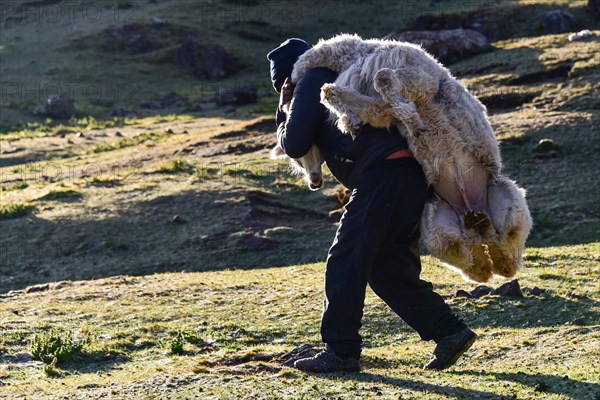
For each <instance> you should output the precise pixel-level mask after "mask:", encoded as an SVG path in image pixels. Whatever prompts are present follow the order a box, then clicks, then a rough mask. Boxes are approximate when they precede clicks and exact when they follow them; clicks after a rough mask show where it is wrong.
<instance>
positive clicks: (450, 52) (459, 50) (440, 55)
mask: <svg viewBox="0 0 600 400" xmlns="http://www.w3.org/2000/svg"><path fill="white" fill-rule="evenodd" d="M385 39H395V40H400V41H403V42H410V43H415V44H420V45H422V46H423V48H424V49H425V50H427V51H428V52H429V53H430V54H432V55H434V56H435V57H436V58H437V59H438V60H440V61H441V62H442V63H444V64H450V63H453V62H455V61H458V60H460V59H462V58H465V57H469V56H472V55H474V54H477V53H481V52H482V51H485V50H487V49H488V48H489V47H490V42H489V41H488V39H487V38H486V37H485V36H484V35H483V34H481V33H479V32H477V31H475V30H472V29H462V28H461V29H443V30H439V31H404V32H392V33H390V34H388V35H387V36H386V37H385Z"/></svg>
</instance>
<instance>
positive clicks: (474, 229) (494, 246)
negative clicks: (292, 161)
mask: <svg viewBox="0 0 600 400" xmlns="http://www.w3.org/2000/svg"><path fill="white" fill-rule="evenodd" d="M314 67H327V68H330V69H333V70H335V71H336V72H338V73H339V76H338V79H337V80H336V81H335V83H333V84H327V85H324V86H323V88H322V92H321V100H322V103H323V104H324V105H325V106H326V107H327V108H328V109H329V110H330V112H331V115H332V117H334V118H335V119H336V120H337V124H338V127H339V128H340V129H341V130H342V131H343V132H345V133H348V134H351V135H353V136H356V135H358V134H360V130H361V126H362V125H363V124H364V123H369V124H371V125H373V126H375V127H389V126H390V125H391V124H403V125H404V126H405V127H406V129H399V130H400V131H401V132H404V135H405V137H406V139H407V141H408V144H409V148H410V150H411V151H412V153H413V155H414V157H415V159H416V160H417V161H418V162H419V163H420V164H421V165H422V167H423V170H424V172H425V175H426V178H427V181H428V183H429V184H430V185H432V186H433V188H434V191H435V193H436V198H435V199H433V200H431V201H429V202H428V203H427V204H426V207H425V211H424V214H423V221H422V225H423V238H424V241H425V244H426V247H427V248H428V250H429V251H430V252H431V253H432V254H433V255H434V256H436V257H438V258H440V259H441V260H442V261H444V262H445V263H447V264H449V265H450V266H454V267H456V268H458V269H459V270H460V271H461V272H462V274H463V276H464V277H465V278H467V279H470V280H474V281H477V282H485V281H487V280H489V279H490V278H491V277H492V276H493V274H498V275H501V276H505V277H512V276H514V274H515V273H516V272H517V270H518V269H519V268H520V266H521V265H522V254H523V250H524V244H525V239H526V238H527V236H528V234H529V231H530V230H531V226H532V222H531V216H530V214H529V210H528V208H527V203H526V201H525V198H524V196H525V191H524V190H522V189H519V188H518V187H517V185H516V184H515V183H514V182H513V181H511V180H509V179H508V178H506V177H504V176H502V175H501V173H500V172H501V168H502V162H501V158H500V151H499V147H498V142H497V141H496V138H495V135H494V132H493V130H492V128H491V125H490V123H489V121H488V119H487V112H486V109H485V106H483V104H481V102H479V100H477V99H476V98H475V97H474V96H472V95H471V94H470V93H469V92H468V91H467V89H466V88H465V87H464V86H463V85H462V84H461V83H460V82H458V81H457V80H456V79H455V78H454V77H453V76H452V75H451V74H450V72H449V71H448V70H447V69H446V68H445V67H444V66H443V65H441V64H440V63H439V62H438V61H437V60H435V59H434V58H433V57H432V56H430V55H429V54H428V53H427V52H425V51H424V50H423V49H421V48H420V47H418V46H415V45H412V44H409V43H403V42H397V41H393V40H375V39H371V40H363V39H361V38H360V37H358V36H356V35H339V36H337V37H334V38H332V39H329V40H321V41H320V42H319V43H318V44H317V45H316V46H315V47H313V48H312V49H311V50H309V51H308V52H306V53H304V54H303V55H302V56H300V58H299V59H298V61H297V62H296V64H295V66H294V71H293V73H292V81H293V82H298V80H299V79H300V78H301V77H302V75H303V74H304V73H305V72H306V71H307V70H308V69H310V68H314Z"/></svg>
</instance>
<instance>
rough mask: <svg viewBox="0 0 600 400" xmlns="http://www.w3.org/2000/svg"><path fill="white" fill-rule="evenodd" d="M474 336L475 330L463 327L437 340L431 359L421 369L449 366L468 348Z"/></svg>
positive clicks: (475, 336)
mask: <svg viewBox="0 0 600 400" xmlns="http://www.w3.org/2000/svg"><path fill="white" fill-rule="evenodd" d="M476 338H477V335H476V334H475V332H473V331H472V330H470V329H469V328H465V329H463V330H462V331H460V332H458V333H455V334H454V335H450V336H446V337H445V338H443V339H442V340H440V341H439V342H437V345H436V346H435V350H434V351H433V359H431V361H429V363H428V364H427V365H425V367H424V368H423V369H435V370H438V371H439V370H442V369H446V368H448V367H450V366H451V365H453V364H454V363H455V362H456V360H458V359H459V358H460V356H462V355H463V354H464V352H465V351H467V350H469V348H470V347H471V345H472V344H473V342H475V339H476Z"/></svg>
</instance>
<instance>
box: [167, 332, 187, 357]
mask: <svg viewBox="0 0 600 400" xmlns="http://www.w3.org/2000/svg"><path fill="white" fill-rule="evenodd" d="M185 342H186V340H185V336H184V334H183V332H177V335H175V337H174V338H173V339H172V340H171V342H170V343H169V350H170V352H171V354H173V355H182V354H183V353H184V350H183V346H184V345H185Z"/></svg>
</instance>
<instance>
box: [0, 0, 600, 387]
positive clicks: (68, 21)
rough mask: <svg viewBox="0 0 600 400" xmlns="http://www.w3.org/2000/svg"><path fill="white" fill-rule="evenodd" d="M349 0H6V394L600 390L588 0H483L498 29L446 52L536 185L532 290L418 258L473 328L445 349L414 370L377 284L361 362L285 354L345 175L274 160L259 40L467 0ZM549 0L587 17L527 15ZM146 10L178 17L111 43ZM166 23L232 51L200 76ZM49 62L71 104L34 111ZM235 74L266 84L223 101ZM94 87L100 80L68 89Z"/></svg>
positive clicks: (596, 126)
mask: <svg viewBox="0 0 600 400" xmlns="http://www.w3.org/2000/svg"><path fill="white" fill-rule="evenodd" d="M22 3H26V2H22V1H18V2H14V4H22ZM34 3H35V2H34ZM42 3H43V2H42ZM49 3H50V2H49ZM267 3H268V4H267ZM340 3H341V2H327V1H325V2H289V3H287V2H281V3H273V2H260V1H246V0H245V1H241V0H237V1H231V0H228V1H214V2H191V1H182V0H181V1H179V0H173V1H166V0H164V1H162V0H156V1H128V2H125V1H109V2H102V3H98V4H102V7H101V8H99V9H101V10H102V12H101V13H99V14H98V17H97V18H96V19H95V20H94V21H93V22H92V21H91V20H90V18H91V17H90V15H91V14H88V15H87V17H86V18H80V17H77V16H81V15H82V14H81V12H82V10H85V6H84V5H83V4H79V3H77V4H76V5H73V6H72V7H74V8H73V10H72V13H73V16H72V17H70V18H57V19H55V20H52V21H50V20H49V18H48V16H45V17H44V16H43V15H42V14H39V15H37V16H36V14H32V13H23V12H18V11H11V12H6V8H5V9H4V11H3V12H4V14H3V15H2V25H1V36H0V39H1V40H0V57H1V61H0V72H1V79H2V84H3V90H4V91H3V96H2V99H1V101H0V124H1V126H0V129H1V130H2V132H3V133H2V134H1V135H0V151H1V153H2V154H1V156H0V171H1V173H2V178H1V179H0V190H1V191H0V231H1V232H2V235H1V236H0V398H7V399H15V398H23V399H30V398H57V399H58V398H60V399H71V398H79V399H100V398H118V399H121V398H123V399H125V398H136V399H146V398H148V399H152V398H160V399H162V398H181V399H184V398H231V399H237V398H319V399H320V398H375V397H377V398H385V399H387V398H389V399H392V398H393V399H397V398H414V399H421V398H428V399H429V398H431V399H470V398H485V399H509V398H527V399H534V398H544V399H570V398H572V399H600V372H599V371H600V365H599V362H598V360H600V350H599V349H600V329H599V328H600V283H599V282H600V280H599V278H600V208H599V206H598V199H600V186H599V185H598V178H597V176H598V165H600V156H599V155H598V154H599V152H600V111H599V110H600V87H599V85H598V82H599V81H600V23H599V22H598V20H597V19H596V20H594V18H593V17H592V16H591V14H589V13H588V12H587V11H586V10H585V9H584V5H585V2H584V1H575V2H571V1H523V2H488V3H485V2H482V3H481V4H480V3H478V4H477V6H479V5H481V6H482V7H483V8H484V9H485V7H488V9H490V8H491V9H494V7H497V8H498V10H505V12H504V13H501V12H499V13H498V15H499V17H498V18H500V17H502V18H504V20H505V21H506V24H508V23H509V21H512V24H510V26H511V28H510V29H508V28H506V29H504V30H502V32H501V35H500V34H499V35H500V36H499V37H494V38H492V40H493V43H492V49H491V50H490V51H489V52H486V53H482V54H479V55H476V56H473V57H471V58H468V59H464V60H462V61H459V62H457V63H454V64H452V65H449V68H450V69H451V71H452V72H453V74H455V75H456V76H457V77H459V78H460V79H461V80H462V81H463V82H464V83H465V84H466V85H467V86H468V87H469V88H470V89H471V90H472V91H473V92H474V93H476V94H477V95H478V96H479V97H480V98H481V99H482V101H483V102H484V103H485V104H486V105H487V106H488V109H489V112H490V120H491V122H492V125H493V127H494V130H495V132H496V135H497V137H498V139H499V140H500V143H501V151H502V156H503V160H504V165H505V166H504V168H505V172H506V174H507V175H508V176H509V177H511V178H512V179H515V180H516V181H517V182H518V183H519V184H520V185H521V186H523V187H524V188H526V189H527V198H528V202H529V206H530V209H531V211H532V215H533V217H534V224H535V226H534V230H533V232H532V234H531V236H530V238H529V240H528V249H527V251H526V255H525V267H524V269H523V270H522V271H521V272H519V274H518V275H517V278H518V280H519V283H520V285H521V288H522V289H523V293H524V297H521V298H511V297H503V296H494V295H489V296H484V297H481V298H478V299H469V298H465V297H457V296H455V294H456V292H457V291H458V290H461V289H462V290H466V291H470V290H472V289H473V288H474V285H471V284H470V283H467V282H464V281H463V280H462V279H461V278H460V277H459V276H458V275H456V274H454V273H453V272H451V271H449V270H448V269H446V268H445V267H443V266H442V265H441V264H440V263H439V262H438V261H437V260H435V259H433V258H431V257H428V256H425V257H423V259H424V276H425V279H429V280H431V281H432V282H433V283H434V285H435V287H436V288H437V289H439V292H440V293H441V294H442V295H443V296H444V297H445V298H446V299H447V301H448V302H449V303H450V304H451V306H452V307H453V309H455V310H456V311H457V312H458V313H459V315H460V316H461V317H462V318H463V319H464V320H465V321H467V323H468V324H470V325H471V326H472V327H473V329H474V330H476V332H477V333H478V334H479V335H480V340H478V341H477V342H476V344H475V345H474V347H473V348H472V350H471V351H470V352H469V353H467V354H466V355H465V357H464V359H462V360H461V361H460V362H459V363H458V364H457V366H456V367H453V368H451V369H450V370H448V371H446V372H442V373H435V372H426V371H422V370H421V368H422V365H423V364H424V363H425V362H426V361H427V360H428V358H429V355H430V354H431V351H432V349H433V344H432V343H427V342H422V341H420V340H419V338H418V336H417V335H416V334H415V333H414V332H412V331H411V330H410V329H409V328H408V327H407V326H406V325H405V324H404V323H403V322H401V321H399V320H398V319H397V317H395V316H394V315H392V313H391V311H390V310H389V309H388V308H387V307H386V306H385V305H384V304H383V303H382V302H381V301H380V300H379V299H378V298H377V297H375V296H374V295H373V294H372V293H371V292H369V295H368V299H367V305H366V308H365V319H364V327H363V330H362V331H361V333H362V334H363V336H364V339H365V351H364V360H363V368H364V371H362V372H360V373H355V374H327V375H322V376H319V375H307V374H304V373H300V372H299V371H296V370H294V369H291V368H288V367H285V366H283V365H282V364H281V362H280V361H279V360H280V357H281V354H282V353H284V352H286V351H289V350H291V349H292V348H293V347H295V346H297V345H300V344H301V343H311V344H314V345H318V343H319V334H318V328H319V318H320V313H321V306H322V296H323V288H322V285H323V281H322V279H323V274H324V259H325V256H326V253H327V249H328V247H329V245H330V244H331V241H332V239H333V236H334V233H335V229H336V226H337V222H336V221H335V217H334V216H332V215H330V213H331V212H332V211H335V210H337V209H339V208H340V207H341V204H340V201H339V199H338V196H339V193H340V190H341V187H340V186H339V185H337V184H336V182H335V180H334V179H333V178H332V177H331V175H330V174H326V179H325V185H324V188H323V189H322V190H320V191H317V192H311V191H309V190H308V188H307V187H306V185H305V183H303V182H302V181H301V180H300V178H299V177H294V176H291V175H290V174H289V171H288V167H287V165H286V163H285V162H283V161H281V162H275V161H272V160H269V158H268V152H269V149H270V148H271V147H272V145H273V144H274V130H275V121H274V119H273V117H272V114H273V111H274V109H275V105H276V102H277V99H276V98H275V97H274V96H273V95H272V94H271V91H272V89H271V87H270V82H269V79H268V68H267V67H268V66H267V62H266V58H265V54H266V53H267V52H268V50H269V49H271V48H273V47H274V46H276V45H277V44H278V43H279V42H281V41H282V40H283V39H284V38H285V37H287V36H299V37H304V38H306V39H307V40H308V41H310V42H313V43H314V42H315V41H316V40H317V39H318V38H319V37H328V36H331V35H333V34H335V33H338V32H341V31H346V32H357V33H359V34H361V35H363V36H365V37H368V36H376V37H381V36H383V35H385V34H387V33H388V32H390V31H392V30H394V29H397V28H401V27H403V26H407V25H408V24H410V23H411V22H412V21H413V20H414V19H415V18H416V17H417V16H419V15H421V14H425V13H432V12H437V13H440V12H452V13H458V12H463V13H464V12H468V11H469V10H471V9H472V8H473V6H474V5H473V4H472V3H469V2H458V1H444V2H437V1H434V2H431V3H430V4H429V3H428V4H423V5H419V6H416V5H414V4H413V5H412V6H411V7H412V8H411V7H409V6H407V5H406V3H405V4H404V5H403V4H402V3H403V2H396V3H395V4H394V5H391V4H390V3H389V2H384V1H373V2H370V3H369V4H368V5H364V4H362V3H361V2H358V1H356V2H344V3H345V4H344V6H342V5H340ZM415 4H416V2H415ZM419 4H421V3H420V2H419ZM60 5H61V2H57V5H56V6H51V5H50V6H35V7H34V9H35V10H38V12H39V13H42V11H39V10H44V7H58V6H60ZM64 5H65V4H63V6H64ZM469 7H471V9H470V8H469ZM556 8H560V9H563V10H569V11H570V12H572V13H573V14H574V15H575V16H577V17H578V18H579V19H580V21H582V24H583V25H584V27H586V28H589V29H591V30H592V31H593V33H594V36H593V37H592V38H589V39H587V40H585V41H575V42H570V41H568V39H567V36H568V34H557V35H542V34H541V33H540V32H539V30H538V29H536V26H537V22H538V21H539V20H541V18H542V16H543V15H544V14H545V13H546V12H548V11H549V10H552V9H556ZM10 10H12V9H9V11H10ZM382 10H385V12H382ZM506 10H508V11H506ZM88 12H91V9H88ZM473 12H475V11H473ZM40 15H41V16H40ZM152 17H159V18H160V20H161V21H166V23H168V24H171V25H170V26H172V27H174V28H172V30H171V32H173V33H172V34H170V35H167V36H162V37H160V38H159V39H156V40H157V43H160V46H159V47H160V48H157V49H156V50H152V51H149V52H145V53H143V54H132V53H128V52H126V51H125V52H124V51H121V50H115V49H114V48H113V49H111V48H110V46H109V48H108V49H107V47H106V46H107V45H106V40H107V39H106V38H107V37H112V36H106V35H109V34H112V33H110V32H114V30H115V29H119V27H121V26H123V23H124V22H133V23H139V24H148V23H150V22H149V21H151V19H152ZM115 18H116V19H115ZM124 19H128V20H124ZM499 32H500V31H499ZM177 35H184V36H185V35H195V36H194V37H198V38H202V40H204V41H206V42H207V43H214V44H219V45H221V46H222V47H223V48H224V49H226V50H227V51H228V52H229V53H230V54H232V55H234V56H235V62H234V64H232V66H233V67H235V70H236V72H235V73H233V74H231V75H229V76H228V77H226V78H224V79H221V80H214V79H202V78H199V77H197V76H194V74H193V73H191V72H190V71H189V70H186V69H185V68H184V67H182V66H180V65H177V64H176V63H174V62H173V59H172V57H173V53H172V50H173V43H172V42H171V40H174V39H173V38H174V37H177V38H179V37H180V36H177ZM178 40H179V39H178ZM115 48H116V47H115ZM51 84H59V85H61V87H70V88H74V87H76V89H75V94H76V95H75V108H76V114H75V116H74V117H73V118H71V119H69V120H52V119H48V118H46V117H42V116H39V115H34V114H33V113H32V111H31V109H32V108H33V107H35V106H38V105H40V104H43V102H44V101H45V96H46V95H47V94H48V93H46V92H44V90H43V89H42V88H44V87H46V88H48V87H49V86H48V85H51ZM245 84H252V85H255V86H257V87H258V88H259V99H258V102H257V103H254V104H250V105H244V106H236V107H235V108H233V107H230V108H227V107H219V106H216V105H215V104H214V101H213V99H212V95H213V94H214V92H215V91H216V90H217V89H219V88H231V87H235V86H239V85H245ZM31 85H33V86H31ZM35 85H39V89H38V86H35ZM31 87H33V88H34V90H33V91H30V92H31V93H35V95H33V94H32V95H27V93H29V92H19V90H21V89H19V88H26V89H27V88H29V89H30V88H31ZM91 87H94V88H95V90H98V91H99V93H101V95H98V96H93V95H89V93H88V95H85V94H82V93H81V92H78V91H80V90H82V88H83V90H91V89H89V88H91ZM15 90H16V92H15ZM122 90H124V91H125V92H123V91H122ZM107 93H109V95H106V94H107ZM115 93H117V94H116V95H115ZM123 93H125V94H123ZM165 99H168V100H169V101H167V100H165ZM173 99H175V101H171V100H173ZM142 103H152V104H156V103H160V105H159V106H155V105H151V106H143V104H142ZM163 103H165V104H163ZM115 114H116V115H115ZM542 139H551V140H552V141H553V143H554V145H553V146H550V148H549V149H547V148H545V147H544V146H540V145H539V142H540V141H541V140H542ZM502 283H504V282H503V281H502V280H500V279H495V280H494V281H492V282H490V283H489V285H490V286H493V287H497V286H500V285H501V284H502ZM48 353H51V354H55V355H57V354H60V357H56V358H55V357H53V356H51V355H49V354H48ZM40 359H41V360H43V361H40ZM44 361H45V362H44Z"/></svg>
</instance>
